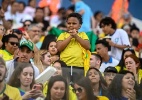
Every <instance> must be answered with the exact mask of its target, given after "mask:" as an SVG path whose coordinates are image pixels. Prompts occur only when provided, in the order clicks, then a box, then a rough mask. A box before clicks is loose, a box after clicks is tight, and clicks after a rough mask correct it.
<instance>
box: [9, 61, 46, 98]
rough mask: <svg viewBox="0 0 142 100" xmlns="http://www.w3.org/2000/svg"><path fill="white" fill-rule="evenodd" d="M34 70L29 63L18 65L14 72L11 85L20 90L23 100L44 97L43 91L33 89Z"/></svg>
mask: <svg viewBox="0 0 142 100" xmlns="http://www.w3.org/2000/svg"><path fill="white" fill-rule="evenodd" d="M34 80H35V78H34V69H33V67H32V65H31V64H29V63H18V65H17V67H16V69H15V70H14V72H13V74H12V76H11V78H10V81H9V85H10V86H13V87H16V88H18V89H19V91H20V93H21V96H22V99H23V100H34V99H35V98H37V97H44V96H43V94H42V90H40V89H33V86H34V84H35V82H34Z"/></svg>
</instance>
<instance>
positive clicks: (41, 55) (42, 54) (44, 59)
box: [33, 50, 51, 73]
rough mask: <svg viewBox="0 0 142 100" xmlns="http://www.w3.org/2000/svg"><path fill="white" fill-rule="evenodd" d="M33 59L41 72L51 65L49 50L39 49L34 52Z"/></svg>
mask: <svg viewBox="0 0 142 100" xmlns="http://www.w3.org/2000/svg"><path fill="white" fill-rule="evenodd" d="M33 60H34V64H35V65H36V66H37V68H38V69H39V71H40V73H42V72H43V71H44V70H45V69H46V68H48V66H50V65H51V55H50V53H49V52H48V51H47V50H39V51H38V52H37V53H35V54H34V59H33Z"/></svg>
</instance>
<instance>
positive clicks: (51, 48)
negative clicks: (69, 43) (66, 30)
mask: <svg viewBox="0 0 142 100" xmlns="http://www.w3.org/2000/svg"><path fill="white" fill-rule="evenodd" d="M56 44H57V43H56V42H51V43H50V44H49V47H48V51H49V52H50V54H51V55H56V54H57V46H56Z"/></svg>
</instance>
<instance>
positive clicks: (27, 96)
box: [22, 90, 35, 100]
mask: <svg viewBox="0 0 142 100" xmlns="http://www.w3.org/2000/svg"><path fill="white" fill-rule="evenodd" d="M34 94H35V90H31V91H28V92H25V94H24V95H23V96H22V100H27V99H29V98H32V96H33V95H34Z"/></svg>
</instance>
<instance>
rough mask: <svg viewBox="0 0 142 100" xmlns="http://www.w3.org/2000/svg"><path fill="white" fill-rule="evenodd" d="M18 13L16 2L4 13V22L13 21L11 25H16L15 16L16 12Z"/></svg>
mask: <svg viewBox="0 0 142 100" xmlns="http://www.w3.org/2000/svg"><path fill="white" fill-rule="evenodd" d="M17 11H18V2H16V1H15V2H13V3H12V5H11V10H10V11H7V12H5V14H4V15H5V20H13V24H16V23H17V19H16V18H17V17H18V16H17V15H16V12H17Z"/></svg>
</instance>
